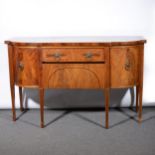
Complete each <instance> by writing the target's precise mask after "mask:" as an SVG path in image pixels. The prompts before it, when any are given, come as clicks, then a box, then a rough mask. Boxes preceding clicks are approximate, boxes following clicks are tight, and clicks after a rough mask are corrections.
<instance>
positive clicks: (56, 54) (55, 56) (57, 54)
mask: <svg viewBox="0 0 155 155" xmlns="http://www.w3.org/2000/svg"><path fill="white" fill-rule="evenodd" d="M47 56H48V57H54V58H56V59H59V58H61V57H62V56H64V55H63V54H61V53H54V54H48V55H47Z"/></svg>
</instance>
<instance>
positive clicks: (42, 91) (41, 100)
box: [39, 89, 44, 128]
mask: <svg viewBox="0 0 155 155" xmlns="http://www.w3.org/2000/svg"><path fill="white" fill-rule="evenodd" d="M39 93H40V121H41V122H40V127H41V128H44V89H40V90H39Z"/></svg>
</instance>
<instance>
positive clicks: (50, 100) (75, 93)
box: [23, 88, 135, 109]
mask: <svg viewBox="0 0 155 155" xmlns="http://www.w3.org/2000/svg"><path fill="white" fill-rule="evenodd" d="M128 90H129V91H130V97H131V98H130V100H129V104H130V105H131V106H132V105H133V104H134V102H135V101H134V100H135V93H134V88H129V89H111V91H110V107H121V103H122V99H123V98H124V96H125V95H126V93H127V91H128ZM29 99H31V100H32V101H34V102H35V103H36V104H38V105H39V104H40V102H39V91H38V89H28V88H25V89H24V90H23V100H24V102H23V105H24V107H25V108H27V109H29V107H30V105H29ZM44 104H45V107H46V108H48V109H70V108H72V109H74V108H104V106H105V102H104V91H103V90H77V89H76V90H69V89H46V91H45V97H44Z"/></svg>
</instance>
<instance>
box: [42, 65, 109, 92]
mask: <svg viewBox="0 0 155 155" xmlns="http://www.w3.org/2000/svg"><path fill="white" fill-rule="evenodd" d="M105 67H106V65H105V64H104V63H101V64H90V63H89V64H84V63H83V64H78V63H77V64H76V63H73V64H56V63H55V64H53V63H52V64H43V78H42V80H43V81H42V84H43V87H45V88H76V89H78V88H79V89H80V88H85V89H87V88H92V89H95V88H97V89H98V88H104V87H105V82H106V80H105V77H106V76H105V70H106V68H105Z"/></svg>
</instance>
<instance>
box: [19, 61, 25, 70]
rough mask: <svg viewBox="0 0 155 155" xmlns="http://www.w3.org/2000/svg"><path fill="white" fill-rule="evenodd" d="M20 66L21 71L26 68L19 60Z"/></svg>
mask: <svg viewBox="0 0 155 155" xmlns="http://www.w3.org/2000/svg"><path fill="white" fill-rule="evenodd" d="M18 68H19V70H20V71H23V70H24V64H23V63H22V62H19V64H18Z"/></svg>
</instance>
